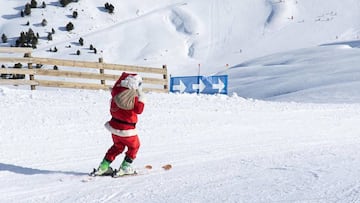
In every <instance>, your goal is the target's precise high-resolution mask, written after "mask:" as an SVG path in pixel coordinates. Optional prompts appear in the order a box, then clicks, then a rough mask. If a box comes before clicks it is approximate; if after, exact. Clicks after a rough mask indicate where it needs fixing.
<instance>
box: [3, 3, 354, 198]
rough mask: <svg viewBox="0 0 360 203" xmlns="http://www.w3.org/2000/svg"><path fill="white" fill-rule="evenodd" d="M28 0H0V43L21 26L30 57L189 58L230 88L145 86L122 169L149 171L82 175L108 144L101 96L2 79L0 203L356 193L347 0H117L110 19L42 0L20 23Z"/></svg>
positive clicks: (177, 62)
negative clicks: (195, 90) (188, 90)
mask: <svg viewBox="0 0 360 203" xmlns="http://www.w3.org/2000/svg"><path fill="white" fill-rule="evenodd" d="M26 2H27V1H25V0H16V1H15V0H0V5H1V6H0V14H1V16H0V34H2V33H5V34H6V35H7V36H8V38H9V42H8V43H5V44H4V43H2V44H0V46H9V45H10V44H11V43H14V42H15V40H16V38H17V37H18V35H19V33H20V32H21V31H27V30H28V29H29V28H32V29H33V30H34V31H35V32H38V33H39V35H40V41H39V44H38V48H37V49H36V50H35V51H34V54H33V55H34V56H45V57H55V58H66V59H75V60H91V61H97V60H98V58H99V57H103V58H104V60H105V62H109V63H120V64H136V65H146V66H161V65H163V64H167V65H168V67H169V71H170V74H171V75H174V76H178V75H196V74H198V64H200V65H201V74H204V75H210V74H224V73H225V74H228V75H229V92H230V94H229V95H228V96H225V95H195V94H194V95H189V94H183V95H181V94H156V93H148V94H147V95H146V96H147V100H148V102H147V104H146V107H145V111H144V113H143V115H141V116H140V117H139V120H140V121H139V123H138V129H139V136H140V139H141V145H142V147H141V148H140V151H139V154H138V158H137V159H136V160H135V162H134V165H135V166H136V167H137V168H139V169H140V170H144V169H143V168H144V166H145V165H147V164H151V165H152V166H153V169H152V170H151V171H145V172H144V173H146V174H144V175H141V176H137V177H126V178H123V179H112V178H107V177H106V178H94V179H89V177H88V176H87V173H88V172H90V171H91V170H92V168H94V167H97V166H98V164H99V162H100V161H101V159H102V158H103V156H104V153H105V151H106V150H107V148H108V147H110V145H111V144H112V141H111V137H110V134H109V132H108V131H106V129H105V128H104V127H103V123H105V122H106V121H107V120H108V119H109V116H110V115H109V113H108V108H109V107H108V105H109V98H110V94H109V92H106V91H87V90H71V89H56V88H42V89H39V90H36V91H29V90H24V87H4V86H1V87H0V103H1V108H0V115H1V119H0V185H1V187H0V202H16V203H19V202H20V203H21V202H71V203H72V202H86V203H88V202H326V203H328V202H359V201H360V193H359V191H360V184H359V181H358V180H359V178H360V174H359V172H358V168H359V167H360V159H359V157H358V145H359V143H360V139H359V133H360V130H359V128H358V123H359V122H360V105H359V101H360V82H359V79H360V71H359V70H360V67H359V66H360V65H359V64H360V59H359V57H358V56H359V55H360V53H359V47H360V46H359V44H360V40H359V32H360V24H359V22H360V21H359V19H360V18H359V17H360V16H359V15H360V12H359V11H360V2H359V1H357V0H342V1H338V0H241V1H235V0H233V1H232V0H197V1H189V0H152V1H141V2H139V1H130V0H123V1H113V2H110V1H109V2H110V3H112V4H114V6H115V13H114V14H111V15H110V14H109V13H107V12H106V10H105V9H104V8H103V6H104V4H105V3H106V2H107V1H90V0H80V1H78V2H77V3H71V4H69V5H68V6H67V7H65V8H63V7H60V6H59V3H58V2H57V1H45V2H46V4H47V6H46V8H45V9H41V8H36V9H33V10H32V13H31V16H30V17H29V16H27V17H24V18H21V17H20V16H19V15H20V10H21V9H23V6H24V5H25V3H26ZM38 3H39V4H40V2H38ZM75 10H76V11H78V12H79V16H78V18H77V19H73V18H72V16H71V14H72V12H73V11H75ZM44 18H46V19H47V21H48V25H47V26H46V27H43V26H41V21H42V20H43V19H44ZM27 21H29V24H30V26H26V25H25V24H26V22H27ZM69 21H72V22H74V26H75V29H74V30H73V31H71V32H67V31H65V25H66V24H67V23H68V22H69ZM15 25H16V26H15ZM51 28H54V29H55V31H56V33H55V34H54V35H53V40H52V41H48V40H47V39H46V36H47V33H48V32H49V31H51ZM80 37H83V38H84V41H85V45H84V46H83V47H82V46H80V45H79V43H78V40H79V38H80ZM90 44H93V45H94V46H95V47H96V48H97V50H98V52H97V53H96V54H94V53H93V52H92V51H90V50H89V46H90ZM55 46H56V47H57V48H58V50H59V51H58V52H56V53H54V52H49V49H50V48H53V47H55ZM77 49H79V50H81V52H82V54H81V55H80V56H77V55H76V54H74V53H75V52H76V50H77ZM226 64H228V66H227V65H226ZM45 68H46V67H45ZM25 88H26V87H25ZM121 159H122V156H120V157H119V158H118V159H116V161H115V162H114V163H113V167H115V168H117V167H118V166H119V164H120V162H121ZM164 164H171V165H172V166H173V168H172V169H171V170H169V171H163V170H162V169H161V166H162V165H164Z"/></svg>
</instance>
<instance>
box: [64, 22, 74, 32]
mask: <svg viewBox="0 0 360 203" xmlns="http://www.w3.org/2000/svg"><path fill="white" fill-rule="evenodd" d="M73 29H74V24H72V22H69V23H68V24H67V25H66V30H67V31H71V30H73Z"/></svg>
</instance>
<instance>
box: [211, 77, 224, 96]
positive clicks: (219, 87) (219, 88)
mask: <svg viewBox="0 0 360 203" xmlns="http://www.w3.org/2000/svg"><path fill="white" fill-rule="evenodd" d="M212 88H213V89H218V90H219V93H220V92H221V91H222V90H223V89H225V84H224V83H223V81H221V79H218V84H212Z"/></svg>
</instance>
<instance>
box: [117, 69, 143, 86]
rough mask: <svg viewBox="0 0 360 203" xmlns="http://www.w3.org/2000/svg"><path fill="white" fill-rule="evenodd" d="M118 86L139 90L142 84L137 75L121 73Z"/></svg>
mask: <svg viewBox="0 0 360 203" xmlns="http://www.w3.org/2000/svg"><path fill="white" fill-rule="evenodd" d="M120 79H121V81H120V84H118V85H120V86H121V87H126V88H129V89H135V90H136V89H139V87H140V86H141V84H142V78H141V76H140V75H137V74H129V73H125V72H124V73H123V74H122V75H121V77H120Z"/></svg>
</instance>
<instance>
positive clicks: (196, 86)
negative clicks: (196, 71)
mask: <svg viewBox="0 0 360 203" xmlns="http://www.w3.org/2000/svg"><path fill="white" fill-rule="evenodd" d="M205 87H206V85H205V84H204V82H203V81H202V80H201V79H200V78H199V84H193V85H192V88H193V90H199V92H202V91H203V90H204V89H205Z"/></svg>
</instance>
